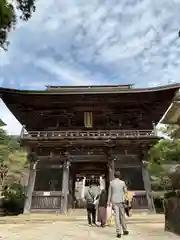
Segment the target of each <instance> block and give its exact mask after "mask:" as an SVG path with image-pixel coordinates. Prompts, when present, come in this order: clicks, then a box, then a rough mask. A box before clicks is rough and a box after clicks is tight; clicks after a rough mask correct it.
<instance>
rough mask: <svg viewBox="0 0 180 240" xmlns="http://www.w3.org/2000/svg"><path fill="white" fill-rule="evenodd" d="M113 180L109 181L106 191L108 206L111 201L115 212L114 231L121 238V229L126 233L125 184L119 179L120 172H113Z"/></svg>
mask: <svg viewBox="0 0 180 240" xmlns="http://www.w3.org/2000/svg"><path fill="white" fill-rule="evenodd" d="M114 177H115V178H114V180H112V181H111V183H110V186H109V193H108V202H107V203H108V206H110V204H111V203H112V207H113V210H114V214H115V223H116V233H117V238H121V235H122V230H123V234H124V235H128V234H129V232H128V230H127V225H126V220H125V211H124V201H125V193H126V191H127V188H126V184H125V182H124V181H122V180H121V179H120V177H121V174H120V172H119V171H117V172H115V174H114Z"/></svg>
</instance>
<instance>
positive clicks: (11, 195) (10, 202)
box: [3, 183, 25, 215]
mask: <svg viewBox="0 0 180 240" xmlns="http://www.w3.org/2000/svg"><path fill="white" fill-rule="evenodd" d="M3 196H4V201H3V208H4V211H5V214H6V215H18V214H21V213H23V208H24V201H25V189H24V187H22V185H21V184H17V183H14V184H11V185H10V186H9V187H7V188H6V189H5V190H4V192H3Z"/></svg>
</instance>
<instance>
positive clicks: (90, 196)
mask: <svg viewBox="0 0 180 240" xmlns="http://www.w3.org/2000/svg"><path fill="white" fill-rule="evenodd" d="M84 198H85V200H86V209H87V218H88V224H89V225H91V226H92V225H94V226H97V224H96V207H97V200H98V198H99V191H98V187H97V186H96V185H95V184H93V181H90V185H89V187H88V188H87V190H86V192H85V196H84Z"/></svg>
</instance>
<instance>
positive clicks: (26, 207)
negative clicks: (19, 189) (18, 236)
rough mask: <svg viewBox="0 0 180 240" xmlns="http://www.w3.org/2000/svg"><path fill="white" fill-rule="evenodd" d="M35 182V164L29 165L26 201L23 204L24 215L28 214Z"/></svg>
mask: <svg viewBox="0 0 180 240" xmlns="http://www.w3.org/2000/svg"><path fill="white" fill-rule="evenodd" d="M35 180H36V163H31V164H30V170H29V179H28V186H27V191H26V200H25V204H24V213H30V210H31V203H32V195H33V191H34V185H35Z"/></svg>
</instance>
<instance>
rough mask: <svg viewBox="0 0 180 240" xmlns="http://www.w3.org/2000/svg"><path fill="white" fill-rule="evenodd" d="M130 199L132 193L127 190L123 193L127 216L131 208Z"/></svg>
mask: <svg viewBox="0 0 180 240" xmlns="http://www.w3.org/2000/svg"><path fill="white" fill-rule="evenodd" d="M132 200H133V195H132V193H131V192H129V191H128V190H127V192H126V193H125V213H126V215H127V216H128V217H130V216H131V214H132V213H131V209H132Z"/></svg>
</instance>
